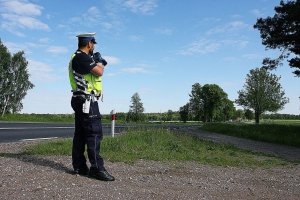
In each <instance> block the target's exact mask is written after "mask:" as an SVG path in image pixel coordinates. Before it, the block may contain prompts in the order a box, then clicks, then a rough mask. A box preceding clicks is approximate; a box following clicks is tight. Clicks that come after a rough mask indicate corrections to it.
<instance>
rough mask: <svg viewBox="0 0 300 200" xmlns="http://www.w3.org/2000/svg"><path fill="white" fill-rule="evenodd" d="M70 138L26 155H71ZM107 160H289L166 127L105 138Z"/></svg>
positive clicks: (252, 163) (237, 162) (264, 162)
mask: <svg viewBox="0 0 300 200" xmlns="http://www.w3.org/2000/svg"><path fill="white" fill-rule="evenodd" d="M71 145H72V144H71V139H69V140H62V141H53V142H49V143H42V144H39V145H38V146H36V145H33V146H30V147H29V148H27V150H26V151H25V153H26V154H42V155H69V156H70V155H71ZM101 153H102V156H103V157H104V159H105V160H109V161H113V162H114V161H115V162H126V163H133V162H135V161H137V160H139V159H145V160H154V161H196V162H199V163H202V164H211V165H220V166H240V167H258V166H262V167H269V166H270V165H271V166H274V165H282V164H286V162H284V161H282V160H279V159H276V158H273V157H266V156H259V155H258V154H254V153H250V152H248V151H244V150H240V149H237V148H235V147H233V146H229V145H219V144H214V143H212V142H206V141H202V140H199V139H198V138H196V137H193V136H191V135H186V134H180V133H173V132H170V131H168V130H163V129H151V130H147V129H140V130H129V131H128V132H127V133H126V134H123V135H120V136H118V137H114V138H111V137H105V138H104V139H103V141H102V143H101Z"/></svg>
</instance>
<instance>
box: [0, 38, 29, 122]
mask: <svg viewBox="0 0 300 200" xmlns="http://www.w3.org/2000/svg"><path fill="white" fill-rule="evenodd" d="M27 65H28V62H27V61H26V58H25V57H24V52H23V51H20V52H17V53H16V54H14V55H11V54H10V53H9V51H8V49H7V48H6V47H5V46H4V45H3V44H2V42H1V40H0V111H1V115H2V116H3V115H4V114H6V113H17V112H19V111H21V110H22V108H23V104H22V102H21V101H22V99H23V98H24V97H25V96H26V94H27V90H29V89H32V88H33V87H34V85H33V84H32V83H31V82H30V81H29V74H28V71H27Z"/></svg>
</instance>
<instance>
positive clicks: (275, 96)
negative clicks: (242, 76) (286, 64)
mask: <svg viewBox="0 0 300 200" xmlns="http://www.w3.org/2000/svg"><path fill="white" fill-rule="evenodd" d="M279 80H280V77H277V76H276V75H275V74H270V73H269V72H268V71H267V70H266V69H263V68H256V69H252V70H250V73H249V74H247V77H246V83H245V84H244V89H243V90H240V91H238V94H239V96H238V99H237V100H236V103H237V104H239V105H241V106H243V107H245V108H246V109H253V110H254V112H255V121H256V123H257V124H258V123H259V119H260V115H261V114H262V113H264V112H266V111H270V112H275V111H277V110H280V109H282V108H283V106H284V105H285V104H286V103H287V102H288V98H286V97H284V95H285V93H284V91H283V89H282V87H281V85H280V83H279Z"/></svg>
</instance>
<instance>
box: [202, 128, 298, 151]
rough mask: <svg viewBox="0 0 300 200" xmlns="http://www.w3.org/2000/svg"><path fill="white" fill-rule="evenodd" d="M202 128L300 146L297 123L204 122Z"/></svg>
mask: <svg viewBox="0 0 300 200" xmlns="http://www.w3.org/2000/svg"><path fill="white" fill-rule="evenodd" d="M202 129H204V130H207V131H211V132H216V133H222V134H226V135H232V136H236V137H242V138H249V139H253V140H258V141H265V142H272V143H278V144H285V145H291V146H296V147H300V126H299V125H293V124H259V125H257V124H242V123H205V124H204V125H203V126H202Z"/></svg>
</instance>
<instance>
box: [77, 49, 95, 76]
mask: <svg viewBox="0 0 300 200" xmlns="http://www.w3.org/2000/svg"><path fill="white" fill-rule="evenodd" d="M72 62H73V63H72V66H73V69H74V70H75V71H76V72H77V73H80V74H88V73H90V71H91V69H93V68H94V67H95V66H96V65H97V64H96V63H95V61H94V60H93V59H92V58H91V57H90V56H89V55H87V54H85V53H80V54H77V55H76V56H75V57H74V59H73V61H72Z"/></svg>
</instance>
